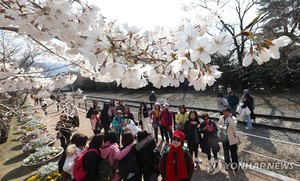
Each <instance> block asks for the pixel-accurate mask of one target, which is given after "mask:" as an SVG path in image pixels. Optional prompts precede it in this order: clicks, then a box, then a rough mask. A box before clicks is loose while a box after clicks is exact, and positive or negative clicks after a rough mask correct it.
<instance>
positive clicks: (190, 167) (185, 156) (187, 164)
mask: <svg viewBox="0 0 300 181" xmlns="http://www.w3.org/2000/svg"><path fill="white" fill-rule="evenodd" d="M184 138H185V135H184V133H183V132H182V131H179V130H177V131H175V132H174V134H173V136H172V143H171V144H170V146H168V147H167V148H166V149H165V150H164V151H163V155H162V158H161V160H160V163H159V169H160V173H161V176H162V178H163V180H164V181H183V180H191V178H192V176H193V172H194V162H193V159H192V157H191V155H190V153H189V152H188V150H187V148H186V147H184V146H183V141H184Z"/></svg>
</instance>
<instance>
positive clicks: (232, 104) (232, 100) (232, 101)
mask: <svg viewBox="0 0 300 181" xmlns="http://www.w3.org/2000/svg"><path fill="white" fill-rule="evenodd" d="M226 99H227V102H228V104H229V108H230V109H231V112H232V115H233V116H235V117H236V108H237V105H238V104H239V102H240V99H239V97H238V96H236V95H235V93H234V92H233V91H230V92H229V94H228V96H227V97H226Z"/></svg>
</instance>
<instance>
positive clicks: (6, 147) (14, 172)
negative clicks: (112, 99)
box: [0, 106, 93, 181]
mask: <svg viewBox="0 0 300 181" xmlns="http://www.w3.org/2000/svg"><path fill="white" fill-rule="evenodd" d="M35 109H36V110H38V111H39V112H40V113H41V114H42V115H43V113H42V110H41V109H40V108H39V107H35ZM47 112H48V115H47V116H44V117H43V119H42V120H43V122H44V123H45V124H46V125H47V130H49V131H50V133H51V134H52V135H53V136H54V137H56V131H55V125H56V123H57V122H58V120H59V115H60V112H57V111H56V106H51V107H49V108H48V110H47ZM83 115H85V114H81V115H80V120H81V125H80V127H79V129H78V131H79V132H82V133H85V134H86V135H88V136H89V137H90V136H92V135H93V134H92V130H91V129H90V122H89V121H88V120H87V119H86V118H85V117H84V116H83ZM13 124H15V120H13V122H12V125H13ZM15 133H16V131H15V130H14V129H13V128H11V132H10V138H9V139H8V141H7V142H6V143H4V144H1V145H0V150H1V153H0V165H1V169H0V179H1V181H10V180H11V181H20V180H25V179H26V178H29V177H30V176H31V175H32V174H34V172H35V171H32V170H30V169H28V168H26V167H22V166H21V163H22V160H23V159H25V158H26V157H27V156H26V155H25V154H23V152H22V150H21V149H22V143H21V142H20V141H13V140H12V139H13V138H16V137H18V136H20V134H15ZM59 145H60V142H59V141H56V143H55V144H54V146H59Z"/></svg>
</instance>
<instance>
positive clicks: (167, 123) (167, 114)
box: [159, 103, 173, 143]
mask: <svg viewBox="0 0 300 181" xmlns="http://www.w3.org/2000/svg"><path fill="white" fill-rule="evenodd" d="M159 118H160V120H161V131H162V140H163V141H164V136H165V137H166V141H167V143H169V137H170V138H172V125H173V113H172V112H171V111H169V104H168V103H164V104H163V108H162V111H161V113H160V116H159Z"/></svg>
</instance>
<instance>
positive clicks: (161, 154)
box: [56, 92, 254, 181]
mask: <svg viewBox="0 0 300 181" xmlns="http://www.w3.org/2000/svg"><path fill="white" fill-rule="evenodd" d="M217 103H218V110H219V112H220V114H221V115H220V118H219V121H213V120H211V119H210V117H209V115H208V113H202V114H201V115H198V113H197V111H195V110H190V111H188V110H187V108H186V107H185V105H180V106H179V107H178V112H177V113H173V112H172V111H170V106H169V104H168V103H167V102H164V103H163V104H160V103H159V102H157V101H156V102H153V105H154V106H153V108H152V109H151V108H148V106H147V104H146V103H145V102H140V107H139V111H138V117H137V120H136V119H135V117H134V115H133V114H132V112H131V111H130V108H129V107H128V106H126V104H125V102H124V101H123V100H119V101H117V103H115V101H114V100H111V101H110V102H104V103H103V106H102V109H100V107H99V106H98V102H97V101H93V105H92V106H91V107H90V109H89V110H88V111H87V114H86V118H89V119H90V123H91V128H92V130H93V133H94V136H93V138H92V139H91V140H90V141H88V138H87V136H85V135H83V134H80V133H75V134H74V135H73V136H72V137H71V135H72V132H69V131H67V130H68V129H67V128H65V126H66V125H67V124H66V122H67V119H68V116H67V115H66V114H62V115H61V117H60V121H59V122H58V123H57V126H56V130H58V131H59V132H60V140H61V144H62V147H64V149H65V153H64V155H63V156H62V159H61V161H60V162H59V168H60V171H61V172H62V173H64V174H63V175H64V178H69V179H70V180H76V176H75V174H74V173H73V172H74V168H73V169H72V166H73V167H74V165H75V163H76V158H77V157H78V155H82V154H84V157H83V161H82V165H83V168H84V169H85V171H86V175H85V180H103V178H104V177H105V179H108V180H133V181H135V180H136V181H138V180H142V178H143V180H145V181H148V180H149V181H152V180H157V179H158V176H159V175H161V177H162V179H163V180H191V177H192V175H193V171H194V169H195V168H196V166H197V164H199V163H201V162H202V160H201V159H200V156H199V150H201V151H202V152H203V153H204V154H206V155H207V167H208V168H209V169H208V170H207V171H208V173H210V174H215V173H216V172H218V171H216V169H217V167H214V168H212V167H211V165H210V163H212V162H217V163H219V162H220V160H219V158H218V153H219V152H220V150H221V145H222V148H223V153H224V160H225V170H229V169H232V170H234V171H238V169H239V162H238V154H237V150H238V144H239V141H240V140H239V138H238V136H237V133H236V122H237V119H236V117H235V116H233V114H235V115H237V114H243V113H242V112H241V111H240V110H239V108H238V107H240V108H241V109H244V108H245V107H247V108H248V109H249V111H250V113H249V114H247V115H244V116H245V117H244V119H245V120H247V121H248V119H250V121H251V118H252V119H253V117H252V116H251V114H253V115H254V112H253V110H254V100H253V97H252V96H251V95H250V94H249V92H245V94H244V96H243V97H242V104H241V105H238V103H239V98H238V97H236V96H235V95H234V93H233V92H230V93H229V95H228V96H227V97H226V98H223V95H222V94H218V99H217ZM219 104H221V105H219ZM222 106H223V107H222ZM231 108H232V109H237V112H236V110H234V111H232V109H231ZM76 112H77V111H75V110H74V108H73V107H72V105H70V107H69V109H68V113H69V116H71V115H72V116H73V117H74V118H75V119H77V118H76V117H75V116H74V115H76ZM77 117H78V113H77ZM78 126H79V118H78ZM248 129H252V125H250V124H248ZM159 132H160V136H159ZM159 137H160V139H159ZM159 142H163V143H165V144H164V145H165V147H164V148H163V149H162V150H159V151H157V150H158V148H157V145H158V143H159ZM185 145H186V146H185ZM90 149H92V150H91V151H89V150H90ZM95 150H96V151H95ZM155 150H156V151H155ZM212 156H213V158H212ZM103 160H106V161H107V163H108V164H109V165H110V166H109V167H110V168H111V171H110V175H109V176H103V175H102V176H101V174H103V173H105V172H107V170H106V171H103V169H104V168H106V166H103V165H104V164H103V163H102V161H103ZM116 163H118V164H117V165H118V166H116ZM124 165H126V166H124ZM219 171H220V170H219Z"/></svg>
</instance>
